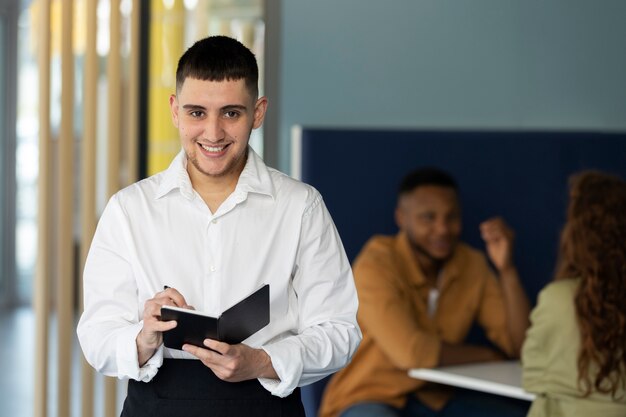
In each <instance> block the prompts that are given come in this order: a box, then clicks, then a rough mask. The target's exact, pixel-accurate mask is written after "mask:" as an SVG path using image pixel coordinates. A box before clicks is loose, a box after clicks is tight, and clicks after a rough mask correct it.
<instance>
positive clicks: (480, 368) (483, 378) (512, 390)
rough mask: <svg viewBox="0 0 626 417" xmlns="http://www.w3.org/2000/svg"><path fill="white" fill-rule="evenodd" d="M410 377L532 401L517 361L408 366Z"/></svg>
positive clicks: (533, 396)
mask: <svg viewBox="0 0 626 417" xmlns="http://www.w3.org/2000/svg"><path fill="white" fill-rule="evenodd" d="M409 376H411V377H413V378H417V379H422V380H424V381H430V382H436V383H439V384H446V385H452V386H455V387H460V388H468V389H473V390H476V391H483V392H488V393H490V394H498V395H503V396H506V397H512V398H517V399H521V400H527V401H532V400H534V399H535V394H531V393H529V392H526V391H524V390H523V389H522V387H521V383H522V368H521V366H520V363H519V361H502V362H484V363H473V364H469V365H459V366H446V367H441V368H436V369H425V368H418V369H411V370H410V371H409Z"/></svg>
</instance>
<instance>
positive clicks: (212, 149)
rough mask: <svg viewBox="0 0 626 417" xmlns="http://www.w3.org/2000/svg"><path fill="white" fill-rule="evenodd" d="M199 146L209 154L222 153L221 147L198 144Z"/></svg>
mask: <svg viewBox="0 0 626 417" xmlns="http://www.w3.org/2000/svg"><path fill="white" fill-rule="evenodd" d="M200 146H202V149H204V150H205V151H209V152H222V150H223V149H224V147H223V146H208V145H203V144H200Z"/></svg>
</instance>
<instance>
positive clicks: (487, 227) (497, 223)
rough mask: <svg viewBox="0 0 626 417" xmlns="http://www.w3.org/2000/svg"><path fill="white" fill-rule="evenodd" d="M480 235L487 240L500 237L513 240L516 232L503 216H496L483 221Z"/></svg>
mask: <svg viewBox="0 0 626 417" xmlns="http://www.w3.org/2000/svg"><path fill="white" fill-rule="evenodd" d="M479 229H480V235H481V237H482V238H483V239H484V240H485V241H494V240H499V239H506V240H509V241H511V240H513V237H514V232H513V230H512V229H511V228H510V227H509V226H508V225H507V224H506V222H505V221H504V220H503V219H502V218H501V217H494V218H491V219H488V220H485V221H484V222H482V223H481V224H480V226H479Z"/></svg>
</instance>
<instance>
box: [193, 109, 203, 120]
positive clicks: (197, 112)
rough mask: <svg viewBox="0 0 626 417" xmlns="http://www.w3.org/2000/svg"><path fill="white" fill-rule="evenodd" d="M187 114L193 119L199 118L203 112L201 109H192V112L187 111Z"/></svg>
mask: <svg viewBox="0 0 626 417" xmlns="http://www.w3.org/2000/svg"><path fill="white" fill-rule="evenodd" d="M189 115H190V116H191V117H193V118H194V119H199V118H201V117H203V116H204V112H203V111H202V110H194V111H192V112H189Z"/></svg>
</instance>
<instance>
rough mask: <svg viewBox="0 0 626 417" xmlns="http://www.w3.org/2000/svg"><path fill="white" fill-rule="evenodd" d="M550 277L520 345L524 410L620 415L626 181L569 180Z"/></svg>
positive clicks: (625, 327)
mask: <svg viewBox="0 0 626 417" xmlns="http://www.w3.org/2000/svg"><path fill="white" fill-rule="evenodd" d="M559 252H560V253H559V261H558V264H557V268H556V274H555V280H554V282H552V283H551V284H549V285H548V286H547V287H545V288H544V289H543V290H542V291H541V293H540V294H539V298H538V302H537V306H536V307H535V309H534V310H533V312H532V313H531V316H530V318H531V327H530V328H529V329H528V331H527V334H526V340H525V342H524V346H523V349H522V365H523V386H524V388H525V389H526V390H527V391H529V392H533V393H536V394H537V398H536V400H535V401H534V402H533V404H532V406H531V408H530V411H529V414H528V416H529V417H530V416H532V417H540V416H550V417H558V416H567V417H575V416H581V417H582V416H584V417H589V416H601V417H613V416H614V417H618V416H619V417H624V416H626V182H625V181H623V180H622V179H620V178H618V177H615V176H612V175H608V174H605V173H602V172H597V171H583V172H581V173H579V174H576V175H574V176H572V177H571V179H570V195H569V206H568V211H567V221H566V223H565V226H564V228H563V231H562V234H561V244H560V250H559Z"/></svg>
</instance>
